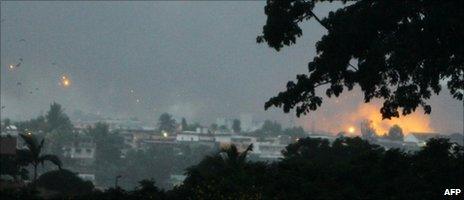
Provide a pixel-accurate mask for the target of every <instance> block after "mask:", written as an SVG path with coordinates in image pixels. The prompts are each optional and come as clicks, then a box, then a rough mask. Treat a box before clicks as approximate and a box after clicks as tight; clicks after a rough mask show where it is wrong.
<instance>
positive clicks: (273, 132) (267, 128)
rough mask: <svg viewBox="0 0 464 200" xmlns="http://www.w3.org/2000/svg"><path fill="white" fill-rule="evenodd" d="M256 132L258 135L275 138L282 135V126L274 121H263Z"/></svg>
mask: <svg viewBox="0 0 464 200" xmlns="http://www.w3.org/2000/svg"><path fill="white" fill-rule="evenodd" d="M256 132H257V134H260V135H267V136H277V135H280V134H282V125H280V124H279V123H278V122H276V121H271V120H265V121H264V123H263V126H262V127H261V128H260V129H258V130H257V131H256Z"/></svg>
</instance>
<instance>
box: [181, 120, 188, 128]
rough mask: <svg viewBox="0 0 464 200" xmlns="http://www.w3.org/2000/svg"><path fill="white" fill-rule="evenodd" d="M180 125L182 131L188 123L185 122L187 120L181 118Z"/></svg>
mask: <svg viewBox="0 0 464 200" xmlns="http://www.w3.org/2000/svg"><path fill="white" fill-rule="evenodd" d="M181 126H182V130H183V131H186V130H187V127H188V124H187V120H185V118H182V122H181Z"/></svg>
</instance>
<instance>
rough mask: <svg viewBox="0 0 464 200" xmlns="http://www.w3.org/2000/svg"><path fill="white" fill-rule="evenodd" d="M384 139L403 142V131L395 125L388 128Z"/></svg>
mask: <svg viewBox="0 0 464 200" xmlns="http://www.w3.org/2000/svg"><path fill="white" fill-rule="evenodd" d="M386 138H388V139H390V140H394V141H403V138H404V135H403V129H401V127H400V126H398V125H396V124H395V125H393V126H392V127H390V130H388V134H387V135H386Z"/></svg>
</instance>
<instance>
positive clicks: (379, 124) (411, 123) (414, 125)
mask: <svg viewBox="0 0 464 200" xmlns="http://www.w3.org/2000/svg"><path fill="white" fill-rule="evenodd" d="M347 119H348V120H349V121H352V122H357V123H358V124H359V123H360V122H361V121H362V120H365V119H367V120H371V121H372V125H373V127H374V128H375V130H376V132H377V134H378V135H384V134H386V133H387V132H388V130H389V129H390V127H392V126H393V125H395V124H397V125H399V126H400V127H401V128H402V129H403V132H404V133H405V134H408V133H411V132H429V133H430V132H433V129H432V128H431V127H430V117H429V116H428V115H425V114H424V113H423V112H420V111H419V110H418V112H415V113H412V114H410V115H406V116H400V117H399V118H392V119H391V120H389V119H384V120H382V115H381V113H380V106H379V105H375V104H362V105H360V106H359V107H358V109H357V111H356V112H354V113H352V114H350V115H349V116H348V118H347Z"/></svg>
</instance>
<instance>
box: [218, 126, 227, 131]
mask: <svg viewBox="0 0 464 200" xmlns="http://www.w3.org/2000/svg"><path fill="white" fill-rule="evenodd" d="M219 130H220V131H224V132H225V131H229V128H227V126H226V125H221V126H219Z"/></svg>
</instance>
